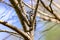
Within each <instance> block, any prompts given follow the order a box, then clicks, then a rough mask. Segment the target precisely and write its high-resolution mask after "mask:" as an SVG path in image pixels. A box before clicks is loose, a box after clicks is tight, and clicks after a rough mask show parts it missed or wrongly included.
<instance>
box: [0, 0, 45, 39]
mask: <svg viewBox="0 0 60 40" xmlns="http://www.w3.org/2000/svg"><path fill="white" fill-rule="evenodd" d="M5 1H6V2H7V3H9V1H8V0H5ZM25 2H27V3H29V1H28V0H25ZM0 20H4V21H7V22H8V23H10V24H12V25H14V26H17V27H18V28H21V27H22V26H21V24H20V22H19V19H18V17H17V15H16V12H15V11H14V9H13V8H11V7H9V6H7V5H5V4H2V3H0ZM43 24H44V23H43V22H40V23H39V22H38V23H37V30H36V32H35V40H37V39H38V38H39V37H40V34H39V31H42V30H43V29H44V27H42V28H41V26H43ZM0 29H5V30H9V31H10V30H11V29H9V28H7V27H5V26H3V25H0ZM2 34H3V35H2ZM5 35H6V36H7V35H9V34H7V33H0V40H2V39H3V38H4V37H6V36H5ZM3 36H4V37H3ZM8 40H9V39H8ZM41 40H44V39H41Z"/></svg>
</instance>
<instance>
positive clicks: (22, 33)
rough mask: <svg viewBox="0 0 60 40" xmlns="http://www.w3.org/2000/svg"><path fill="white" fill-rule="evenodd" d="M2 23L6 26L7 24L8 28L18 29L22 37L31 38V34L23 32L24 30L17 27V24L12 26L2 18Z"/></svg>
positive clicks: (0, 21) (0, 22)
mask: <svg viewBox="0 0 60 40" xmlns="http://www.w3.org/2000/svg"><path fill="white" fill-rule="evenodd" d="M0 24H2V25H4V26H7V27H8V28H10V29H12V30H14V31H16V32H17V33H19V34H20V35H21V36H22V37H24V38H27V39H30V37H29V35H28V34H27V33H25V32H23V31H21V30H19V29H17V28H16V27H15V26H12V25H11V24H9V23H7V22H5V21H2V20H0Z"/></svg>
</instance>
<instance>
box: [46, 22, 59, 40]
mask: <svg viewBox="0 0 60 40" xmlns="http://www.w3.org/2000/svg"><path fill="white" fill-rule="evenodd" d="M53 24H55V23H50V24H48V25H49V26H48V25H46V26H48V27H51V25H53ZM52 27H53V28H52V29H50V30H48V31H47V32H46V40H60V24H57V25H56V24H55V26H52Z"/></svg>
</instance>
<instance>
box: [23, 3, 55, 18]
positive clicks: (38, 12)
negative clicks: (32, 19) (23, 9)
mask: <svg viewBox="0 0 60 40" xmlns="http://www.w3.org/2000/svg"><path fill="white" fill-rule="evenodd" d="M23 4H24V5H26V6H27V7H29V8H30V9H33V10H35V8H32V7H31V6H30V5H28V4H26V3H24V2H23ZM37 14H42V15H44V16H47V17H52V18H54V16H52V15H49V14H47V13H44V12H42V11H41V10H39V9H38V10H37Z"/></svg>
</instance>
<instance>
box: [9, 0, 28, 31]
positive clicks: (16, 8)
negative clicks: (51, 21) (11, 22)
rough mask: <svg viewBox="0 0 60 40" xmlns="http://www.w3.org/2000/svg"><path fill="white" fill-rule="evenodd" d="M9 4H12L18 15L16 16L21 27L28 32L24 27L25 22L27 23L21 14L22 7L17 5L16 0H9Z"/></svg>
mask: <svg viewBox="0 0 60 40" xmlns="http://www.w3.org/2000/svg"><path fill="white" fill-rule="evenodd" d="M10 2H11V4H12V5H13V6H14V9H15V11H16V13H17V15H18V18H19V20H20V22H21V24H22V26H23V29H24V31H25V32H28V31H29V30H28V29H27V28H26V25H25V23H27V24H29V23H28V21H27V19H26V18H25V16H24V15H23V14H22V9H21V8H19V7H18V5H17V4H18V1H17V0H10Z"/></svg>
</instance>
